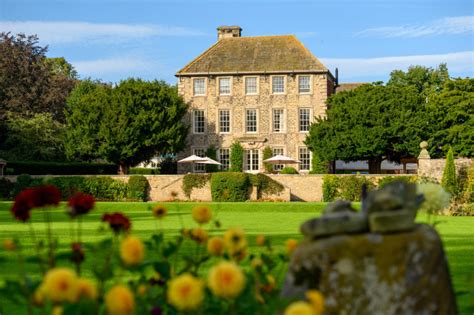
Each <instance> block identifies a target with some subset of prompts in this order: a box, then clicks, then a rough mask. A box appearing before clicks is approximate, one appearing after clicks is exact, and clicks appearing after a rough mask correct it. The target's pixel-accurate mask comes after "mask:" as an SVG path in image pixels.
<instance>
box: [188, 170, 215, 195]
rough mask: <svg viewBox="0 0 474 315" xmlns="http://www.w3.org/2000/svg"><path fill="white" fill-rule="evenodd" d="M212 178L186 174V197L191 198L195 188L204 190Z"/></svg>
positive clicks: (205, 175)
mask: <svg viewBox="0 0 474 315" xmlns="http://www.w3.org/2000/svg"><path fill="white" fill-rule="evenodd" d="M210 178H211V175H210V174H186V175H184V177H183V187H182V188H183V193H184V195H185V196H186V197H188V198H190V197H191V192H192V191H193V188H202V187H204V186H205V185H206V183H207V182H208V181H209V179H210Z"/></svg>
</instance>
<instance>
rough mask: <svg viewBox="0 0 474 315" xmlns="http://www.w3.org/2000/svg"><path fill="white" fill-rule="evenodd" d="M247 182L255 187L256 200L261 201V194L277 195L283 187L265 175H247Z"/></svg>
mask: <svg viewBox="0 0 474 315" xmlns="http://www.w3.org/2000/svg"><path fill="white" fill-rule="evenodd" d="M249 182H250V184H251V185H252V186H255V187H257V198H258V199H261V198H262V195H263V194H268V195H271V194H277V193H279V192H281V191H282V190H283V185H282V184H280V183H279V182H277V181H275V180H273V179H272V178H270V177H269V176H267V175H265V174H260V173H259V174H256V175H253V174H249Z"/></svg>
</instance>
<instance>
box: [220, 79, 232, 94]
mask: <svg viewBox="0 0 474 315" xmlns="http://www.w3.org/2000/svg"><path fill="white" fill-rule="evenodd" d="M219 95H230V78H220V79H219Z"/></svg>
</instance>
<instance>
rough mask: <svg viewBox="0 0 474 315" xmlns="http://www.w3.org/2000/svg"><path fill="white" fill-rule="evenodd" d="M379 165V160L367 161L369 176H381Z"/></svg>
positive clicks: (380, 161)
mask: <svg viewBox="0 0 474 315" xmlns="http://www.w3.org/2000/svg"><path fill="white" fill-rule="evenodd" d="M381 164H382V159H381V158H375V159H370V160H369V174H381V173H382V170H381Z"/></svg>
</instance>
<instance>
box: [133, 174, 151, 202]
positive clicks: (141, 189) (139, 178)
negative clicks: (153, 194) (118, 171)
mask: <svg viewBox="0 0 474 315" xmlns="http://www.w3.org/2000/svg"><path fill="white" fill-rule="evenodd" d="M149 191H150V184H149V183H148V180H147V179H146V177H145V176H143V175H135V176H130V178H129V179H128V187H127V198H128V199H132V200H141V201H147V200H148V194H149Z"/></svg>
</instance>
